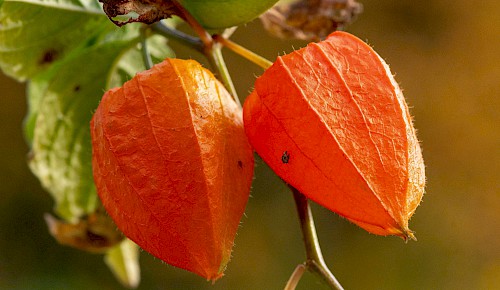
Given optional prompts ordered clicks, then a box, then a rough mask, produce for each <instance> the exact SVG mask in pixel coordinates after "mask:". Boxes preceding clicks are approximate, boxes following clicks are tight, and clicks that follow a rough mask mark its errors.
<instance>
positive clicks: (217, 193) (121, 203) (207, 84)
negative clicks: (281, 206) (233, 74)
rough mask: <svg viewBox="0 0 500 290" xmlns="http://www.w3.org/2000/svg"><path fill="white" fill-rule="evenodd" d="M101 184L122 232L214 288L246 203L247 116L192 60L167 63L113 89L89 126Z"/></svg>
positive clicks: (100, 189) (248, 172) (248, 171)
mask: <svg viewBox="0 0 500 290" xmlns="http://www.w3.org/2000/svg"><path fill="white" fill-rule="evenodd" d="M91 131H92V144H93V167H94V179H95V181H96V185H97V188H98V194H99V196H100V198H101V200H102V202H103V204H104V206H105V207H106V210H107V211H108V213H109V214H110V215H111V217H112V218H113V219H114V221H115V222H116V224H117V225H118V227H119V228H120V229H121V230H122V231H123V233H124V234H125V235H126V236H127V237H129V238H130V239H132V240H133V241H134V242H136V243H137V244H138V245H139V246H141V247H142V248H143V249H145V250H146V251H148V252H150V253H151V254H153V255H155V256H157V257H158V258H160V259H162V260H164V261H165V262H167V263H168V264H171V265H173V266H176V267H180V268H183V269H186V270H189V271H192V272H194V273H196V274H198V275H200V276H203V277H205V278H207V279H212V280H215V279H217V278H219V277H220V276H221V275H222V272H223V270H224V268H225V266H226V264H227V262H228V261H229V259H230V256H231V249H232V246H233V241H234V238H235V234H236V230H237V228H238V225H239V222H240V219H241V217H242V215H243V212H244V209H245V205H246V203H247V200H248V196H249V190H250V184H251V181H252V175H253V162H254V161H253V155H252V150H251V147H250V145H249V144H248V141H247V138H246V136H245V133H244V129H243V123H242V117H241V109H240V108H239V107H238V106H237V105H236V104H235V102H234V101H233V100H232V98H231V96H230V95H229V93H228V92H227V91H226V90H225V89H224V87H223V86H222V85H221V84H220V83H219V82H218V81H217V80H216V79H215V78H214V76H213V75H212V74H211V73H210V72H209V71H207V70H206V69H204V68H202V67H201V65H200V64H198V63H197V62H195V61H188V60H179V59H167V60H165V61H164V62H162V63H161V64H158V65H155V66H154V67H153V68H152V69H150V70H148V71H145V72H142V73H139V74H137V75H136V76H135V77H134V78H133V79H132V80H130V81H129V82H127V83H125V84H124V86H123V87H121V88H115V89H112V90H110V91H108V92H107V93H106V94H105V95H104V97H103V99H102V101H101V103H100V105H99V108H98V109H97V111H96V113H95V114H94V117H93V119H92V122H91Z"/></svg>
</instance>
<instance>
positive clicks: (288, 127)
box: [243, 32, 425, 239]
mask: <svg viewBox="0 0 500 290" xmlns="http://www.w3.org/2000/svg"><path fill="white" fill-rule="evenodd" d="M243 115H244V116H243V118H244V123H245V131H246V133H247V136H248V139H249V141H250V143H251V144H252V146H253V147H254V148H255V150H256V151H257V152H258V153H259V155H260V156H261V157H262V158H263V159H264V161H265V162H266V163H267V164H268V165H269V166H270V167H271V168H272V169H273V170H274V171H275V172H276V173H277V174H278V175H279V176H280V177H281V178H282V179H283V180H284V181H286V182H287V183H289V184H290V185H292V186H294V187H295V188H297V189H298V190H299V191H300V192H302V193H303V194H305V195H306V196H307V197H308V198H310V199H312V200H314V201H315V202H317V203H319V204H321V205H323V206H324V207H326V208H328V209H330V210H332V211H334V212H336V213H338V214H340V215H341V216H344V217H346V218H347V219H349V220H350V221H352V222H354V223H355V224H357V225H359V226H360V227H362V228H364V229H365V230H367V231H369V232H371V233H374V234H378V235H399V236H401V237H403V238H405V239H406V238H408V237H413V234H412V232H411V231H410V230H409V228H408V220H409V219H410V217H411V216H412V214H413V213H414V211H415V209H416V207H417V206H418V204H419V203H420V200H421V198H422V195H423V192H424V184H425V173H424V163H423V159H422V154H421V151H420V146H419V143H418V141H417V138H416V134H415V129H414V128H413V125H412V121H411V117H410V114H409V111H408V107H407V105H406V103H405V100H404V97H403V94H402V92H401V90H400V89H399V86H398V84H397V83H396V81H395V80H394V78H393V76H392V74H391V72H390V70H389V67H388V66H387V64H386V63H385V62H384V61H383V60H382V59H381V58H380V57H379V56H378V55H377V53H376V52H375V51H374V50H373V49H372V48H371V47H370V46H368V45H367V44H365V43H364V42H363V41H361V40H360V39H358V38H356V37H354V36H353V35H351V34H348V33H345V32H335V33H333V34H331V35H330V36H329V37H328V38H327V39H326V40H325V41H322V42H319V43H311V44H309V45H308V46H307V47H305V48H303V49H300V50H298V51H295V52H293V53H291V54H288V55H285V56H283V57H278V59H277V60H276V62H275V63H274V64H273V65H272V66H271V67H270V68H269V69H268V70H266V72H265V73H264V74H263V75H262V76H261V77H259V78H258V79H257V81H256V84H255V91H254V92H253V93H252V94H251V95H250V96H249V97H248V98H247V100H246V102H245V105H244V109H243Z"/></svg>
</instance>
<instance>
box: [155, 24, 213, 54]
mask: <svg viewBox="0 0 500 290" xmlns="http://www.w3.org/2000/svg"><path fill="white" fill-rule="evenodd" d="M151 29H152V30H153V31H154V32H156V33H158V34H160V35H163V36H165V37H167V38H169V39H174V40H177V41H178V42H180V43H182V44H183V45H186V46H188V47H191V48H193V49H195V50H197V51H199V52H203V42H202V41H201V40H200V39H199V38H198V37H193V36H191V35H189V34H186V33H184V32H181V31H179V30H177V29H173V28H170V27H168V26H167V25H165V23H163V22H161V21H158V22H156V23H155V24H152V25H151Z"/></svg>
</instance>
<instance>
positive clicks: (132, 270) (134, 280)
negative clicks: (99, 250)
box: [104, 239, 141, 288]
mask: <svg viewBox="0 0 500 290" xmlns="http://www.w3.org/2000/svg"><path fill="white" fill-rule="evenodd" d="M104 262H105V263H106V265H108V267H109V268H110V269H111V271H112V272H113V274H114V275H115V277H116V278H117V279H118V280H119V281H120V282H121V283H122V284H123V285H124V286H126V287H129V288H135V287H137V286H138V285H139V282H140V279H141V273H140V267H139V247H138V246H137V245H136V244H135V243H134V242H132V241H131V240H129V239H124V240H123V241H122V242H121V243H120V244H118V245H116V246H114V247H113V248H111V250H109V251H108V252H107V253H106V256H105V257H104Z"/></svg>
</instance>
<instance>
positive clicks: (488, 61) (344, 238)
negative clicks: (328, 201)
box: [0, 0, 500, 290]
mask: <svg viewBox="0 0 500 290" xmlns="http://www.w3.org/2000/svg"><path fill="white" fill-rule="evenodd" d="M360 2H362V3H363V4H364V13H363V14H361V16H360V17H359V18H358V20H357V21H356V22H355V23H354V24H352V25H351V26H350V27H348V29H347V30H348V31H349V32H351V33H354V34H355V35H357V36H359V37H360V38H362V39H366V40H367V41H368V43H370V44H371V45H373V46H374V48H375V49H376V50H377V51H378V53H379V54H380V55H381V56H382V57H383V58H385V59H386V61H387V62H388V63H389V64H390V65H391V69H392V71H393V72H394V73H395V74H396V79H397V80H398V81H399V83H400V84H401V86H402V88H403V89H404V93H405V96H406V98H407V100H408V103H409V105H410V106H411V107H412V114H413V115H414V117H415V126H416V127H417V128H418V130H419V131H418V133H419V134H418V135H419V138H420V140H421V141H422V146H423V149H424V151H423V152H424V158H425V161H426V166H427V178H428V185H427V192H426V195H425V196H424V199H423V203H422V204H421V206H420V207H419V208H418V209H417V212H416V215H415V216H414V218H413V219H412V220H411V222H410V227H411V228H412V229H413V230H415V231H416V233H417V237H418V242H409V243H408V244H405V243H404V242H403V241H402V240H400V239H398V238H395V237H386V238H385V237H379V236H374V235H370V234H368V233H366V232H365V231H363V230H361V229H359V228H357V227H356V226H354V225H352V224H349V223H348V222H347V221H345V220H343V219H341V218H339V217H338V216H336V215H335V214H333V213H330V212H328V211H326V210H324V209H322V208H320V207H318V206H314V207H313V211H314V214H315V218H316V222H317V228H318V234H319V239H320V243H321V245H322V248H323V252H324V255H325V259H326V261H327V263H328V264H329V265H330V268H331V269H332V271H333V272H334V274H335V275H336V276H337V278H338V279H339V281H340V282H341V283H342V284H343V286H344V287H345V288H346V289H500V186H499V179H500V175H499V172H500V168H499V164H500V160H499V155H500V154H499V153H500V152H499V148H500V120H499V119H500V114H499V113H498V110H499V108H500V106H499V105H500V13H499V11H500V2H498V1H493V0H488V1H466V0H455V1H445V0H440V1H392V0H382V1H375V0H372V1H368V0H365V1H360ZM233 39H234V40H235V41H237V42H239V43H241V44H243V45H244V46H246V47H248V48H250V49H252V50H254V51H256V52H258V53H260V54H262V55H263V56H265V57H267V58H269V59H274V58H275V57H276V55H277V53H281V54H282V53H283V52H289V51H291V50H292V46H293V47H295V48H299V47H301V46H304V45H305V43H303V42H295V43H290V42H288V41H281V40H276V39H272V38H271V37H269V36H268V35H267V34H266V33H265V32H264V31H263V30H262V28H261V25H260V23H259V22H258V21H254V22H253V23H251V24H249V25H247V26H246V27H242V28H241V29H239V30H238V31H237V32H236V34H235V36H234V38H233ZM179 55H180V56H183V57H190V56H192V57H195V58H196V57H198V55H196V54H191V52H189V51H185V52H181V53H179ZM226 56H227V59H226V61H227V62H228V65H229V70H230V71H231V73H232V74H233V77H234V79H235V81H236V83H237V87H238V90H239V92H240V94H241V97H243V96H245V95H246V94H247V92H248V91H250V90H251V87H252V83H253V81H254V79H255V76H257V75H259V74H260V73H261V71H260V69H259V68H257V67H255V66H254V65H252V64H250V63H247V62H246V61H245V60H242V59H240V58H239V57H236V56H234V55H233V54H232V53H231V52H227V51H226ZM0 94H1V97H0V134H1V135H0V160H1V162H2V163H1V166H0V191H1V194H0V199H1V200H0V213H1V214H0V289H121V286H120V285H119V284H118V283H117V282H116V281H115V280H114V278H113V277H112V275H111V274H110V272H109V271H108V269H107V268H106V267H105V265H104V263H103V262H102V256H100V255H92V254H87V253H83V252H79V251H77V250H73V249H70V248H66V247H63V246H59V245H58V244H57V243H56V242H55V241H54V240H53V238H52V237H51V236H50V235H49V233H48V231H47V229H46V226H45V224H44V221H43V217H42V216H43V213H45V212H50V211H51V207H52V201H51V199H50V197H49V196H48V195H47V194H46V193H45V192H44V191H43V190H42V189H41V188H40V185H39V183H38V181H37V180H36V179H35V178H34V177H33V176H32V175H31V173H30V172H29V169H28V168H27V166H26V154H27V151H28V148H27V146H26V144H25V142H24V140H23V137H22V131H21V127H22V120H23V116H24V114H25V112H26V102H25V92H24V86H23V85H22V84H18V83H16V82H15V81H12V80H10V79H8V78H6V77H5V76H3V75H1V76H0ZM233 256H234V257H233V260H232V261H231V262H230V264H229V267H228V270H227V271H226V276H225V277H224V278H223V279H221V280H219V281H218V282H217V283H216V284H215V285H213V286H212V285H211V284H210V283H208V282H206V281H204V280H203V279H201V278H199V277H197V276H195V275H194V274H191V273H188V272H185V271H182V270H178V269H175V268H173V267H171V266H167V265H165V264H163V263H161V262H160V261H159V260H157V259H154V258H152V257H151V256H149V255H148V254H147V253H143V255H142V256H141V266H142V279H143V281H142V283H141V286H140V289H214V290H217V289H282V288H283V287H284V285H285V282H286V280H287V279H288V277H289V275H290V274H291V272H292V271H293V269H294V268H295V266H296V265H297V264H298V263H301V262H303V261H304V257H305V256H304V250H303V244H302V241H301V236H300V231H299V224H298V222H297V217H296V214H295V208H294V204H293V199H292V196H291V194H290V193H289V192H288V191H287V189H286V188H285V186H284V185H283V184H282V183H281V182H280V181H279V180H278V179H277V178H276V177H275V176H274V174H273V173H272V172H271V171H270V170H269V169H268V168H267V167H266V166H265V165H264V164H263V163H262V162H261V161H260V160H259V161H258V162H257V167H256V180H255V182H254V188H253V191H252V197H251V199H250V201H249V204H248V207H247V212H246V217H244V218H243V221H242V225H241V228H240V230H239V232H238V236H237V239H236V247H235V248H234V253H233ZM298 289H326V288H325V287H323V286H322V285H321V284H319V282H317V280H316V279H315V277H314V276H312V275H310V274H306V275H305V277H304V278H303V280H302V281H301V283H300V284H299V288H298Z"/></svg>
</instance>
